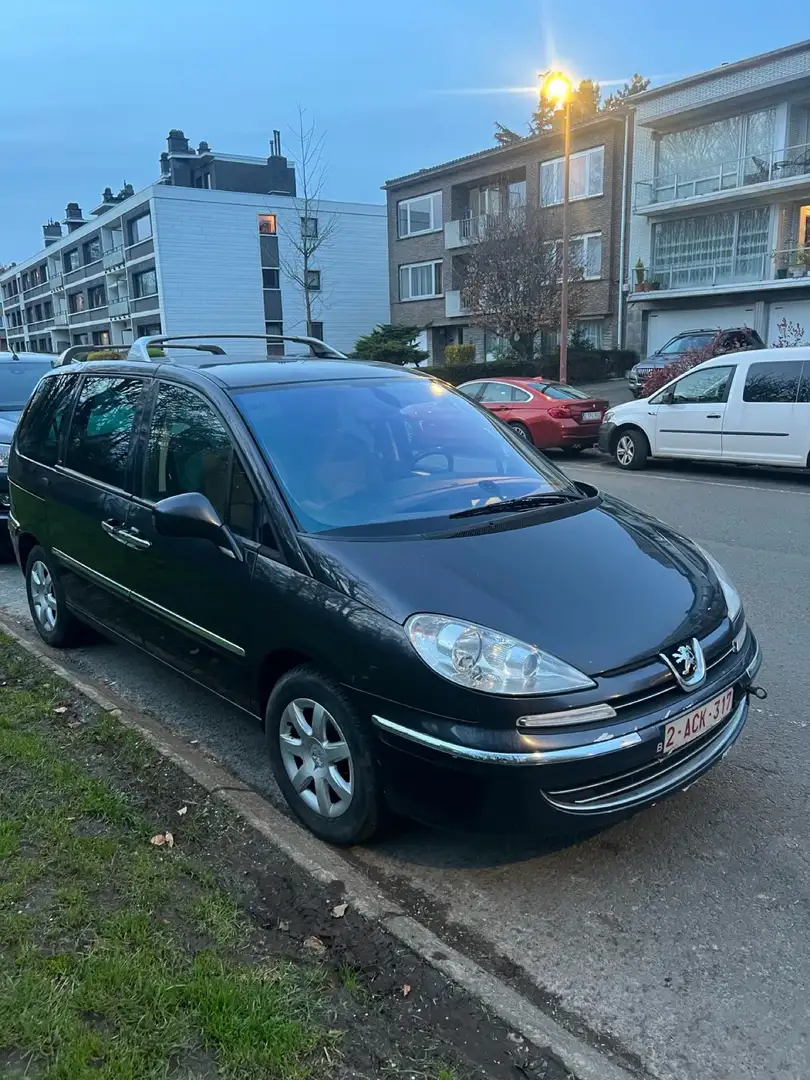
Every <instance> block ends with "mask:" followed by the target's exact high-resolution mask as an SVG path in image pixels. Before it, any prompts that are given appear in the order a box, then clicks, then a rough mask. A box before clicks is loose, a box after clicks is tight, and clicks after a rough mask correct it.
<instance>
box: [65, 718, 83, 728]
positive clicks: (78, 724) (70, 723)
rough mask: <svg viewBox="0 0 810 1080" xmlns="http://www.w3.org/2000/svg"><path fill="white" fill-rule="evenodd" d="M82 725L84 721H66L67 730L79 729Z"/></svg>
mask: <svg viewBox="0 0 810 1080" xmlns="http://www.w3.org/2000/svg"><path fill="white" fill-rule="evenodd" d="M83 723H84V720H68V725H67V726H68V727H69V728H77V727H81V726H82V724H83Z"/></svg>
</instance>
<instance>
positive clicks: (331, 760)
mask: <svg viewBox="0 0 810 1080" xmlns="http://www.w3.org/2000/svg"><path fill="white" fill-rule="evenodd" d="M265 733H266V737H267V749H268V752H269V755H270V763H271V766H272V769H273V775H274V777H275V779H276V783H277V784H278V786H279V787H280V788H281V793H282V795H283V796H284V798H285V799H286V800H287V804H288V805H289V807H290V809H291V810H292V812H293V813H294V814H295V815H296V817H298V818H299V819H300V820H301V821H302V822H303V823H304V824H305V825H306V826H307V828H308V829H310V830H311V831H312V832H313V833H315V835H316V836H319V837H320V838H321V839H322V840H326V841H328V842H329V843H330V844H342V845H348V844H362V843H364V842H365V841H367V840H371V839H372V837H374V836H375V835H377V834H378V833H379V832H380V830H381V828H382V826H383V823H384V819H385V816H386V810H385V803H384V799H383V795H382V787H381V784H380V777H379V769H378V767H377V764H376V762H375V760H374V757H373V754H372V749H371V740H370V738H369V736H368V734H367V731H366V728H365V725H364V724H363V723H362V721H361V720H360V718H359V717H358V715H357V712H356V710H355V709H354V707H353V706H352V704H351V702H350V701H349V699H348V697H347V696H346V694H345V693H344V691H343V690H342V688H341V687H340V686H339V685H338V684H337V683H336V682H335V681H334V680H332V679H330V678H328V677H327V676H326V675H323V674H321V673H320V672H319V671H318V670H317V669H316V668H314V667H310V666H308V665H307V666H303V667H298V668H295V669H294V670H293V671H290V672H288V673H287V674H286V675H284V676H283V677H282V678H281V679H279V681H278V683H277V684H276V686H275V687H274V689H273V692H272V694H271V695H270V700H269V701H268V702H267V710H266V713H265Z"/></svg>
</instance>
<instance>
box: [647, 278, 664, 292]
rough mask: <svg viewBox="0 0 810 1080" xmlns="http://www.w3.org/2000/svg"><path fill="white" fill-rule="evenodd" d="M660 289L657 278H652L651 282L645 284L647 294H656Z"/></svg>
mask: <svg viewBox="0 0 810 1080" xmlns="http://www.w3.org/2000/svg"><path fill="white" fill-rule="evenodd" d="M660 288H661V282H660V281H659V280H658V279H657V278H652V280H651V281H648V282H647V289H648V291H649V292H658V290H659V289H660Z"/></svg>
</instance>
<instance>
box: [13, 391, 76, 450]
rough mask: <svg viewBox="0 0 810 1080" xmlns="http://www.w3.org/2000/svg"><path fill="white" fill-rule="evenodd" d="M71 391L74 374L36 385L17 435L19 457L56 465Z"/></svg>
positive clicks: (68, 411)
mask: <svg viewBox="0 0 810 1080" xmlns="http://www.w3.org/2000/svg"><path fill="white" fill-rule="evenodd" d="M75 388H76V376H75V375H57V376H54V378H52V379H45V381H44V382H42V383H41V384H40V386H39V387H38V388H37V391H36V393H35V394H34V396H33V398H32V399H31V404H30V405H29V407H28V409H27V411H26V414H25V419H24V421H23V423H22V424H21V425H20V428H19V431H18V432H17V450H18V451H19V452H20V453H21V454H25V456H26V457H29V458H32V459H33V460H34V461H40V462H42V464H43V465H55V464H56V459H57V455H58V453H59V437H60V435H61V434H62V428H63V426H64V423H65V421H66V420H67V418H68V416H69V415H70V404H71V401H72V400H73V391H74V390H75Z"/></svg>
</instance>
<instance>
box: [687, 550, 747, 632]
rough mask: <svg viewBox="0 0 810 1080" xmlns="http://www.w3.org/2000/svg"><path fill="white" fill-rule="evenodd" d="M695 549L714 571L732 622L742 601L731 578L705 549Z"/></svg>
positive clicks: (740, 607) (739, 609) (738, 611)
mask: <svg viewBox="0 0 810 1080" xmlns="http://www.w3.org/2000/svg"><path fill="white" fill-rule="evenodd" d="M696 547H697V549H698V551H700V553H701V554H702V555H703V556H704V557H705V559H706V562H707V563H708V564H709V566H711V568H712V570H714V572H715V574H716V575H717V580H718V581H719V582H720V588H721V589H722V590H723V596H724V597H725V599H726V607H727V608H728V617H729V619H730V620H731V622H734V620H735V619H736V618H737V616H738V615H739V614H740V612H741V611H742V600H741V599H740V594H739V593H738V592H737V590H736V589H735V588H734V585H733V584H732V581H731V578H730V577H729V576H728V574H727V573H726V572H725V570H724V569H723V567H722V566H721V565H720V563H719V562H718V561H717V559H715V558H714V556H712V555H710V554H709V553H708V551H706V549H705V548H702V547H701V546H700V544H697V545H696Z"/></svg>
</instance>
